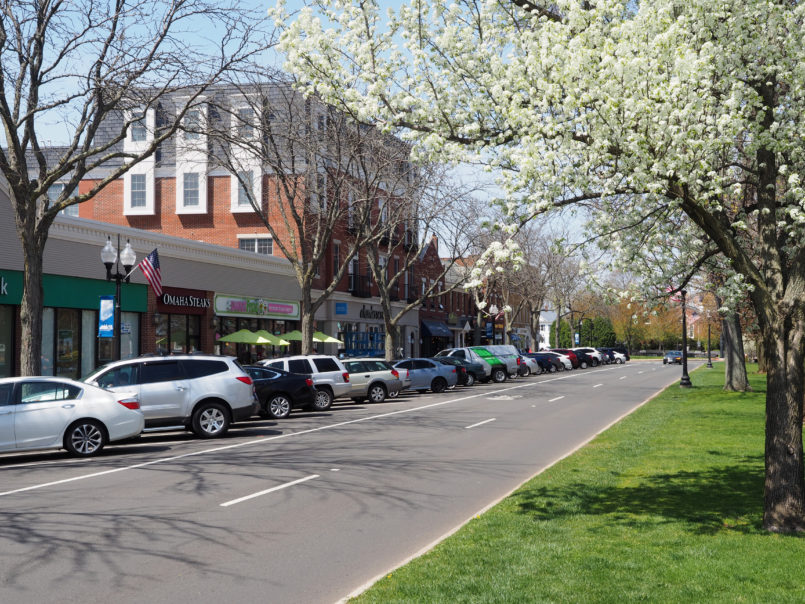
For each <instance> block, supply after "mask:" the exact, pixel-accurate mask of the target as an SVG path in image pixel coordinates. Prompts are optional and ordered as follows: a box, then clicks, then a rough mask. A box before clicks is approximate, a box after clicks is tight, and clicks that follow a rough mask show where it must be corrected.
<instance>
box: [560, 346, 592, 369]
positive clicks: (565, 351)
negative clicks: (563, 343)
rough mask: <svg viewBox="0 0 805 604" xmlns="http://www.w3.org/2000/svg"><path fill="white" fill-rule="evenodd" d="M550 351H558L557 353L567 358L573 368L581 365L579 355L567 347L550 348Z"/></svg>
mask: <svg viewBox="0 0 805 604" xmlns="http://www.w3.org/2000/svg"><path fill="white" fill-rule="evenodd" d="M551 352H558V353H559V354H563V355H565V356H566V357H567V358H569V359H570V365H571V366H572V367H573V369H578V368H579V367H580V366H581V361H579V356H578V355H577V354H576V353H575V352H574V351H572V350H570V349H569V348H551ZM584 369H586V367H584Z"/></svg>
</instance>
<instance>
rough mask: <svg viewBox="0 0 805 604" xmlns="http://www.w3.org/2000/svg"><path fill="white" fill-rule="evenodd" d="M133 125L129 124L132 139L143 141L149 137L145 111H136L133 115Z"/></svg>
mask: <svg viewBox="0 0 805 604" xmlns="http://www.w3.org/2000/svg"><path fill="white" fill-rule="evenodd" d="M131 119H132V122H131V126H129V133H130V134H131V140H132V142H135V143H141V142H143V141H145V140H146V139H147V138H148V131H147V130H146V127H145V113H144V112H142V111H136V112H134V113H132V115H131Z"/></svg>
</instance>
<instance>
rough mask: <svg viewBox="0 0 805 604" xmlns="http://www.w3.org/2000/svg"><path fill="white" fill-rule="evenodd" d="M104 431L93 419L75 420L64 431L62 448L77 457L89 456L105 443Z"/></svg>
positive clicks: (99, 449) (94, 453)
mask: <svg viewBox="0 0 805 604" xmlns="http://www.w3.org/2000/svg"><path fill="white" fill-rule="evenodd" d="M106 440H107V438H106V431H105V430H104V427H103V425H102V424H101V423H100V422H98V421H95V420H94V419H84V420H80V421H77V422H76V423H74V424H73V425H71V426H70V427H69V428H67V431H66V432H65V433H64V448H65V449H67V450H68V451H69V452H70V453H71V454H72V455H77V456H78V457H91V456H93V455H97V454H98V453H100V452H101V449H103V447H104V446H105V445H106Z"/></svg>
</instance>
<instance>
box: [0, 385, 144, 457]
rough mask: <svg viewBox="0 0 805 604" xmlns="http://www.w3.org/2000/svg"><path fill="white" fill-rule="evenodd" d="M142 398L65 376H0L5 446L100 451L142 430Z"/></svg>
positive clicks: (0, 439) (0, 440) (0, 435)
mask: <svg viewBox="0 0 805 604" xmlns="http://www.w3.org/2000/svg"><path fill="white" fill-rule="evenodd" d="M143 425H144V418H143V414H142V411H140V403H139V401H138V400H137V399H136V398H133V397H131V396H128V395H126V394H121V393H116V392H107V391H105V390H102V389H101V388H97V387H96V386H91V385H89V384H84V383H81V382H76V381H73V380H69V379H66V378H53V377H16V378H5V379H0V451H3V452H9V451H32V450H36V449H60V448H64V449H67V451H69V452H70V453H72V454H73V455H78V456H80V457H89V456H91V455H95V454H97V453H99V452H100V451H101V449H103V447H104V446H105V445H106V444H107V443H110V442H113V441H118V440H124V439H127V438H132V437H134V436H137V435H138V434H140V433H141V432H142V431H143Z"/></svg>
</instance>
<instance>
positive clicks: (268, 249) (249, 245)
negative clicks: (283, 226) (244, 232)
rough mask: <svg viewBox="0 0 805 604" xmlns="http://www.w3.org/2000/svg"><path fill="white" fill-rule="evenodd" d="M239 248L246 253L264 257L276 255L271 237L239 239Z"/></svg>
mask: <svg viewBox="0 0 805 604" xmlns="http://www.w3.org/2000/svg"><path fill="white" fill-rule="evenodd" d="M238 247H239V248H240V249H242V250H244V251H246V252H253V253H255V254H261V255H263V256H271V255H272V254H273V253H274V241H273V240H272V239H271V237H244V238H241V239H238Z"/></svg>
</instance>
